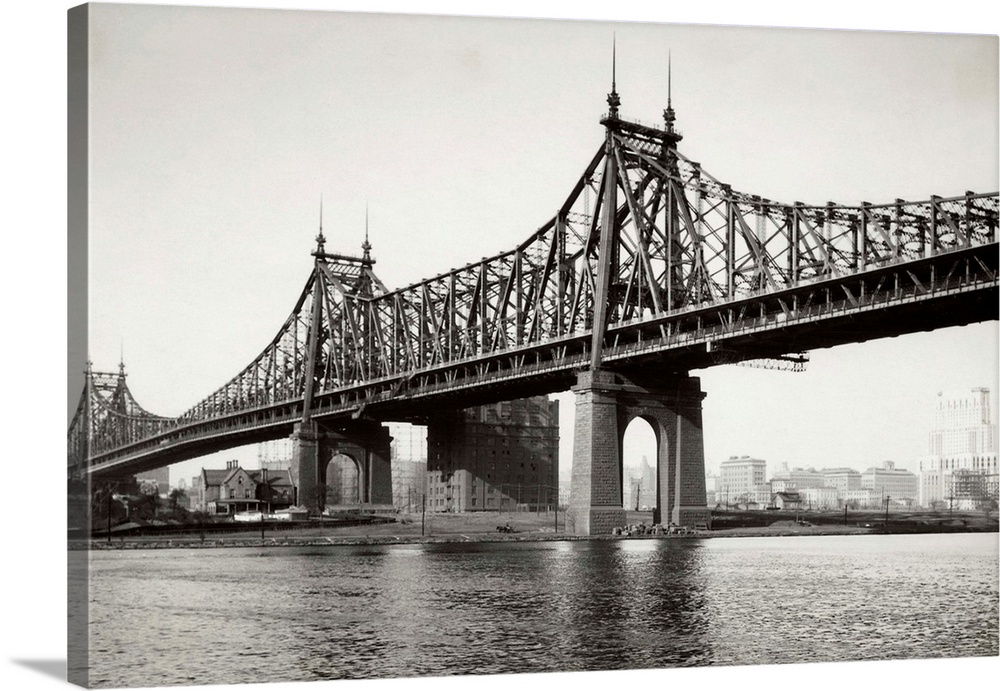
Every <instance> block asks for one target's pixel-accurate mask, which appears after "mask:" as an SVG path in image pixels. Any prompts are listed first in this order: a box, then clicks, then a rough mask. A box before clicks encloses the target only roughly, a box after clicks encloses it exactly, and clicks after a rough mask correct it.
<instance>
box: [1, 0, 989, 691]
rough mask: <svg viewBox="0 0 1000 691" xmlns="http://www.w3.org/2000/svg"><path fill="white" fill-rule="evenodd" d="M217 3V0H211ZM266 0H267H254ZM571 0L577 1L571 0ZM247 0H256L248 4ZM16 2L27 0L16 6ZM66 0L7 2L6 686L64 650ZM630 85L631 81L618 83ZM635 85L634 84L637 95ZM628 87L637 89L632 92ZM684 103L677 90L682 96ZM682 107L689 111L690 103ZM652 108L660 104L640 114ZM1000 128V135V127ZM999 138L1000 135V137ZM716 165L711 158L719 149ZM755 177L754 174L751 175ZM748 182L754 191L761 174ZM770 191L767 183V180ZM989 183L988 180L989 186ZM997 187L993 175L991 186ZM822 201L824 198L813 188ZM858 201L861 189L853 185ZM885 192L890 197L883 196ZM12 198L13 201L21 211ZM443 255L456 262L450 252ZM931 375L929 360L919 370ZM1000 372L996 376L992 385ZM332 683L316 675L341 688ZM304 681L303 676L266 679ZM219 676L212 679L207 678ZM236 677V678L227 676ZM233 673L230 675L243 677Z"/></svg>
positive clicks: (863, 21) (939, 11) (885, 13)
mask: <svg viewBox="0 0 1000 691" xmlns="http://www.w3.org/2000/svg"><path fill="white" fill-rule="evenodd" d="M209 4H211V3H209ZM247 4H255V3H247ZM989 4H991V3H979V2H950V3H947V4H946V5H942V4H940V3H934V4H930V3H907V4H905V5H904V4H895V3H894V9H892V10H888V9H885V10H879V9H878V8H879V5H878V4H875V3H871V2H867V3H861V2H841V3H837V4H836V6H833V4H832V3H831V4H830V5H829V6H823V7H821V8H819V9H816V8H810V9H809V10H805V9H802V8H800V7H798V6H797V5H795V4H793V3H778V2H758V3H752V4H751V3H735V2H715V3H712V4H711V8H710V9H708V8H702V9H699V8H697V7H694V6H684V7H680V6H678V7H671V8H670V9H669V11H667V10H665V9H662V8H658V9H653V8H652V7H645V5H646V3H628V2H617V3H614V4H613V5H610V4H609V5H605V6H602V5H599V4H597V3H589V2H588V3H553V2H532V3H520V2H505V3H493V2H490V3H483V5H484V6H481V7H477V12H479V13H483V14H494V15H504V16H535V17H539V16H540V17H582V18H588V19H611V20H619V19H629V20H656V21H668V20H669V21H673V22H696V23H725V24H757V25H771V26H774V25H785V26H820V27H842V28H866V29H903V30H916V31H961V32H979V33H993V34H995V33H996V32H997V21H996V10H995V9H986V7H987V6H988V5H989ZM563 5H565V6H563ZM244 6H245V4H244ZM262 6H266V7H290V8H300V9H320V8H324V7H326V8H336V9H351V10H387V11H412V9H413V7H411V6H406V5H404V4H403V3H389V2H370V3H354V4H352V3H343V2H338V3H327V4H323V3H309V2H295V3H284V2H271V3H266V4H263V5H262ZM15 7H16V8H15ZM68 7H70V5H69V4H65V3H58V2H35V3H31V4H27V3H25V4H23V5H18V6H12V5H8V6H7V8H5V9H7V12H5V14H4V21H3V29H2V31H3V34H2V45H0V50H3V57H4V60H3V65H4V85H5V87H6V94H5V99H4V109H3V117H4V125H5V127H4V128H3V132H4V144H5V146H4V149H3V151H4V156H3V158H4V165H3V171H4V186H3V189H4V191H5V195H4V200H5V202H6V203H5V205H4V206H5V210H7V211H8V213H7V214H6V216H7V218H6V219H5V220H6V223H5V224H4V225H5V233H4V243H3V245H2V247H3V250H2V254H3V256H4V259H5V262H4V271H3V278H2V280H3V286H2V287H3V295H4V311H3V315H4V331H3V334H4V336H5V338H4V339H3V340H4V345H3V348H4V351H3V355H4V357H3V360H2V362H3V363H4V365H5V366H6V367H5V370H6V372H5V375H6V376H4V378H3V382H4V389H3V390H4V393H5V396H4V400H5V403H6V405H5V409H6V411H5V412H6V417H5V425H4V432H5V436H6V439H7V440H8V441H13V444H8V445H7V447H6V453H5V454H4V461H5V468H6V470H7V473H6V480H7V482H6V483H5V496H6V497H7V498H8V502H6V505H5V507H4V512H5V515H6V517H7V519H8V521H7V525H6V526H5V530H4V532H3V535H4V542H5V543H6V544H5V547H6V549H5V551H4V578H5V586H6V587H5V588H4V591H3V592H4V605H3V610H2V611H3V619H2V626H3V629H4V641H5V648H4V657H5V658H6V660H5V662H4V664H3V667H2V670H3V671H2V678H3V685H4V688H29V689H30V688H51V687H54V686H55V685H61V684H62V682H60V681H58V680H57V679H56V678H55V677H53V676H50V675H46V674H44V673H40V672H39V671H37V670H38V668H39V667H42V668H43V669H47V670H52V669H55V668H56V666H57V664H58V661H60V660H64V659H65V604H64V601H65V576H64V574H65V550H64V535H63V532H62V527H63V525H64V509H63V507H62V501H63V487H64V484H63V482H64V478H63V476H62V458H63V451H62V449H63V438H64V436H63V435H64V433H65V432H64V424H65V423H64V419H65V418H64V414H63V413H64V411H65V409H66V402H65V394H64V390H65V387H64V382H65V378H64V375H65V372H64V365H63V363H64V362H65V356H64V353H65V342H66V337H65V292H66V285H65V239H64V238H65V229H66V223H65V35H66V14H65V11H66V9H68ZM416 7H417V8H419V9H420V10H421V11H425V12H435V13H458V12H460V11H461V10H464V6H461V5H459V4H458V3H432V2H421V3H419V4H417V5H416ZM619 85H620V90H621V80H620V82H619ZM627 96H628V95H627V94H623V98H625V99H627ZM627 102H628V101H627V100H626V103H627ZM675 106H678V107H679V104H677V103H676V102H675ZM679 114H680V115H682V114H683V111H680V113H679ZM642 116H643V117H646V118H647V119H654V116H655V114H652V115H646V114H642ZM994 142H995V140H994ZM993 146H994V147H995V143H994V144H993ZM706 166H708V163H707V162H706ZM742 187H752V185H742ZM749 191H755V190H752V189H750V190H749ZM756 191H759V192H761V193H763V192H764V191H762V190H756ZM984 191H986V190H984ZM988 191H993V190H988ZM807 201H812V200H807ZM845 201H850V200H845ZM872 201H880V200H872ZM10 210H13V214H10V213H9V212H10ZM441 268H446V267H441ZM917 374H919V373H917ZM994 385H995V384H994ZM998 670H1000V665H998V664H997V660H996V659H991V660H964V661H942V662H921V661H917V662H905V663H899V662H894V663H845V664H837V665H822V666H784V667H780V668H775V667H755V668H729V669H699V670H666V671H657V672H630V673H614V674H593V673H591V674H586V675H583V677H582V679H581V678H580V677H579V675H566V678H565V679H564V678H563V675H532V676H528V677H524V678H521V677H517V678H513V677H491V678H483V679H481V680H479V679H477V680H476V682H475V683H476V684H477V685H479V684H481V685H482V686H484V687H486V688H503V687H506V686H509V685H510V684H515V683H516V684H527V685H528V686H530V687H532V688H542V687H548V686H553V685H555V686H558V685H561V684H563V683H574V684H580V683H581V681H582V682H583V683H584V684H585V686H590V685H593V686H594V688H598V687H604V686H607V685H609V684H613V685H628V686H629V687H632V688H635V687H641V686H650V685H654V684H655V685H658V686H666V687H669V686H672V685H674V684H677V685H685V686H698V685H702V684H704V685H709V686H717V685H730V684H737V685H739V686H740V687H741V688H764V687H773V686H774V685H775V684H780V685H782V686H785V685H787V684H789V683H791V684H793V685H795V686H800V685H804V686H809V687H812V688H845V687H855V688H869V687H871V688H876V687H880V688H885V687H891V686H896V685H898V686H900V687H906V688H949V687H953V686H957V685H960V686H968V685H973V686H979V685H982V684H983V683H984V681H985V679H986V678H988V677H987V675H989V676H990V677H992V678H994V679H995V678H997V672H998ZM335 683H336V682H327V683H324V684H322V685H321V686H317V687H315V688H333V686H334V684H335ZM467 683H468V680H463V679H454V678H453V679H444V680H440V681H437V680H435V681H427V680H423V681H421V680H417V681H413V680H408V681H405V682H382V681H377V682H376V681H373V682H339V683H337V685H338V687H342V686H345V685H351V686H358V685H361V686H364V687H368V688H375V687H397V688H398V687H400V686H401V685H402V684H406V685H408V686H410V685H412V686H415V687H417V688H431V687H432V686H433V687H434V688H438V687H439V686H445V687H448V686H451V687H452V688H459V686H461V685H465V684H467ZM260 686H261V688H274V689H284V688H287V689H292V688H301V687H300V685H294V686H293V685H291V684H268V685H260ZM203 688H214V687H203ZM219 688H225V687H219ZM230 688H231V687H230Z"/></svg>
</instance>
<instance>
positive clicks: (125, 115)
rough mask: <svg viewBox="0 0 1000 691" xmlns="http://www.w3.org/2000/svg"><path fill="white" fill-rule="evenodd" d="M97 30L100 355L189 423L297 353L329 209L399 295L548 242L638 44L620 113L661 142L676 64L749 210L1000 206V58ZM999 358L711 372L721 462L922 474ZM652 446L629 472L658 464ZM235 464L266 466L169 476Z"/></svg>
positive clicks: (149, 27)
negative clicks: (962, 403)
mask: <svg viewBox="0 0 1000 691" xmlns="http://www.w3.org/2000/svg"><path fill="white" fill-rule="evenodd" d="M91 27H92V46H91V49H92V56H93V59H92V61H91V71H90V77H91V92H90V117H91V123H90V131H91V139H90V147H91V149H90V152H91V159H90V160H91V166H90V173H91V177H90V182H91V190H90V191H91V196H90V230H91V241H90V251H91V258H90V275H91V282H90V285H91V296H90V309H91V316H90V329H91V331H90V335H91V337H90V357H91V359H92V361H93V363H94V367H95V369H98V370H114V369H115V368H116V367H117V364H118V362H119V360H120V359H121V358H122V357H123V358H124V362H125V365H126V368H127V372H128V375H129V378H128V381H129V385H130V388H131V390H132V392H133V394H134V395H135V396H136V398H137V399H138V400H139V402H140V404H141V405H143V406H144V407H145V408H146V409H148V410H150V411H153V412H156V413H159V414H163V415H167V416H176V415H179V414H181V413H182V412H184V411H185V410H186V409H187V408H189V407H191V406H192V405H194V404H195V403H196V402H197V401H199V400H200V399H201V398H202V397H204V396H206V395H207V394H209V393H211V392H212V391H213V390H215V389H216V388H217V387H218V386H220V385H222V384H224V383H225V382H226V381H227V380H229V379H230V378H232V377H233V376H234V375H235V374H237V373H238V372H239V371H240V370H241V369H242V368H243V367H244V366H245V365H247V364H248V363H249V362H251V361H252V360H253V359H254V358H255V357H256V356H257V355H258V353H259V352H260V351H261V350H262V349H263V348H264V346H266V344H267V343H268V342H269V341H270V340H271V338H272V337H273V336H274V334H275V333H276V331H277V329H278V328H279V327H280V325H281V324H282V322H283V321H284V319H285V317H286V316H287V314H288V313H289V312H290V310H291V308H292V307H293V305H294V302H295V300H296V298H297V297H298V295H299V292H300V291H301V289H302V287H303V285H304V283H305V280H306V278H307V276H308V274H309V272H310V270H311V264H312V261H311V257H310V256H309V252H310V251H311V250H312V249H313V247H314V244H315V243H314V236H315V235H316V233H317V231H318V228H319V223H320V220H321V213H320V209H321V203H322V223H323V228H324V232H325V234H326V235H327V238H328V245H327V246H328V248H331V249H333V250H334V251H341V252H349V253H358V252H359V245H360V243H361V241H362V239H363V235H364V230H365V218H366V213H367V216H368V227H369V231H370V235H371V242H372V245H373V246H374V250H373V253H374V256H375V257H376V259H377V262H378V263H377V265H376V267H375V268H376V272H377V273H378V275H379V276H380V277H381V278H382V280H383V281H384V282H385V283H386V284H387V285H389V286H390V287H400V286H403V285H406V284H408V283H411V282H414V281H417V280H419V279H421V278H424V277H427V276H431V275H434V274H437V273H440V272H444V271H446V270H448V269H450V268H452V267H456V266H460V265H464V264H466V263H468V262H470V261H473V260H477V259H479V258H480V257H483V256H489V255H492V254H495V253H497V252H499V251H502V250H505V249H508V248H510V247H513V246H515V245H516V244H518V243H519V242H520V241H521V240H523V239H524V238H525V237H527V236H528V235H529V234H530V233H532V232H533V231H534V230H536V229H537V228H538V227H539V226H541V225H542V224H543V223H545V222H546V221H547V220H548V219H549V218H550V217H551V216H552V214H553V213H554V211H555V209H556V208H557V207H558V206H559V205H560V204H561V203H562V202H563V201H564V199H565V197H566V196H567V194H568V193H569V191H570V189H571V187H572V185H573V183H574V182H575V180H576V179H577V178H578V177H579V175H580V174H581V173H582V171H583V169H584V167H585V166H586V164H587V163H588V162H589V160H590V158H591V157H592V155H593V153H594V152H595V151H596V150H597V148H598V147H600V146H601V144H602V137H603V129H602V128H601V126H600V124H599V122H598V120H599V118H600V117H601V114H602V113H603V112H604V111H605V109H606V100H605V99H606V94H607V92H608V91H609V90H610V86H611V78H612V69H611V68H612V44H613V43H614V44H615V45H616V46H617V48H616V60H615V62H616V74H615V77H616V86H617V90H618V92H619V93H620V95H621V99H622V107H621V111H622V114H623V116H624V117H626V118H632V119H637V120H640V121H643V122H648V123H653V124H656V123H657V122H658V121H659V120H660V118H661V113H662V109H663V108H664V106H665V105H666V99H667V81H668V80H667V65H668V61H670V63H671V64H672V94H671V96H672V101H673V105H674V108H675V110H676V112H677V126H678V127H679V129H680V130H681V132H683V134H684V140H683V142H682V143H681V151H682V153H684V154H685V155H686V156H687V157H689V158H691V159H693V160H696V161H699V162H701V163H702V165H703V166H704V168H705V169H706V170H707V171H708V172H709V173H711V174H712V175H714V176H715V177H716V178H719V179H721V180H722V181H724V182H728V183H730V184H731V185H732V186H733V187H734V188H736V189H739V190H742V191H746V192H750V193H753V194H759V195H762V196H764V197H767V198H771V199H776V200H781V201H785V202H794V201H802V202H805V203H808V204H823V203H826V202H827V201H830V200H832V201H836V202H838V203H844V204H857V203H859V202H861V201H870V202H873V203H879V202H888V201H892V200H894V199H896V198H903V199H911V200H917V199H927V198H929V197H930V195H932V194H938V195H941V196H953V195H957V194H961V193H963V192H964V191H965V190H975V191H982V192H993V191H996V190H997V189H998V187H1000V184H998V172H997V158H996V150H997V98H998V97H997V62H996V50H997V44H996V39H995V38H990V37H985V38H984V37H974V36H954V35H952V36H948V35H930V34H912V33H911V34H903V33H876V32H846V31H828V30H792V29H757V28H744V27H709V26H691V25H687V26H681V25H655V24H644V23H609V22H597V21H590V22H588V21H576V22H559V21H551V20H525V19H522V20H515V19H481V18H480V19H477V18H468V17H441V16H438V17H419V16H404V15H385V14H383V15H378V14H360V13H332V12H326V13H324V12H319V13H316V12H301V11H274V10H259V9H258V10H254V9H249V10H242V11H232V10H229V9H224V8H205V7H201V8H198V7H157V6H129V5H96V6H94V7H92V14H91ZM321 200H322V201H321ZM996 353H997V338H996V326H995V324H987V325H979V326H970V327H964V328H960V329H952V330H947V331H942V332H936V333H932V334H920V335H917V336H913V337H904V338H899V339H894V340H893V341H892V342H888V343H882V342H877V343H870V344H866V345H859V346H844V347H840V348H836V349H833V350H829V351H821V352H817V353H815V354H813V356H812V362H811V363H810V365H809V369H808V372H807V373H805V374H790V373H781V372H770V371H758V370H748V369H746V368H739V367H723V368H714V369H710V370H706V371H704V372H700V373H697V374H699V375H700V376H701V377H702V381H703V387H704V389H705V391H706V392H707V393H708V398H707V399H706V402H705V408H704V418H705V420H704V424H705V450H706V459H707V465H708V466H709V468H712V467H715V466H717V465H718V463H719V462H720V461H721V460H724V459H725V458H728V457H729V456H730V455H743V454H748V455H752V456H756V457H760V458H764V459H765V460H768V461H769V462H770V463H771V464H773V466H776V465H777V464H779V463H788V464H789V465H790V466H793V467H794V466H796V465H815V466H817V467H823V466H839V465H851V466H856V467H859V468H862V469H863V468H865V467H869V466H870V465H873V464H875V463H878V462H881V461H882V460H887V459H892V460H895V461H897V462H898V463H900V464H901V465H904V466H911V467H913V468H914V469H915V467H916V462H917V458H918V457H919V455H920V454H923V453H924V452H925V448H926V438H927V432H928V431H929V424H928V423H929V421H930V420H931V418H932V414H933V406H934V405H935V403H936V396H937V393H938V392H939V391H945V390H947V391H954V392H956V393H960V392H964V391H967V390H968V389H971V388H972V387H976V386H988V387H991V388H993V389H994V390H995V389H996V388H997V384H996V382H997V357H996ZM83 364H84V363H81V367H80V368H81V370H82V369H83ZM81 382H82V377H81ZM560 400H561V401H562V420H563V425H562V428H563V429H562V437H563V445H562V448H561V450H560V455H561V459H562V462H561V467H562V473H561V475H563V477H568V475H569V468H570V458H571V455H572V446H571V436H572V435H571V430H572V419H573V415H572V395H571V394H566V395H563V396H560ZM639 427H640V428H641V427H642V426H641V425H639ZM644 432H645V435H643V432H642V431H640V432H639V433H637V434H635V435H633V434H632V433H630V434H629V437H628V439H627V441H626V454H625V455H626V462H633V461H634V462H637V461H638V460H639V457H641V455H643V454H645V455H648V456H649V457H650V458H652V457H654V452H653V450H652V441H651V439H652V437H651V432H650V431H649V430H648V428H647V429H646V430H645V431H644ZM643 439H645V441H643ZM228 458H240V459H241V460H243V461H244V462H249V463H251V464H252V463H253V462H254V461H255V459H256V450H255V449H254V448H250V449H244V450H242V451H230V452H224V453H222V454H219V455H217V457H214V458H206V459H199V460H196V461H189V462H187V463H185V464H183V466H175V467H174V468H172V475H173V477H174V478H176V477H178V476H181V477H188V478H189V477H190V476H191V475H194V474H196V473H197V472H198V470H199V469H200V468H201V467H203V466H214V465H218V466H221V465H222V464H223V462H224V460H226V459H228ZM773 466H772V467H773Z"/></svg>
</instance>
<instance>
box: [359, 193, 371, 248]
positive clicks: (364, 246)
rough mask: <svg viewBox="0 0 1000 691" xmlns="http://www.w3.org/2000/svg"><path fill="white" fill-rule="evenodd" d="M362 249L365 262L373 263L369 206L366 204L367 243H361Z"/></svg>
mask: <svg viewBox="0 0 1000 691" xmlns="http://www.w3.org/2000/svg"><path fill="white" fill-rule="evenodd" d="M361 249H362V251H364V257H365V261H371V258H372V255H371V249H372V245H371V243H370V242H368V204H367V203H366V204H365V241H364V242H362V243H361Z"/></svg>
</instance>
